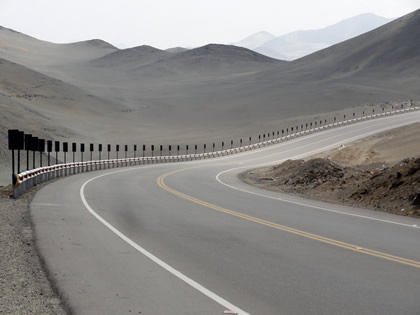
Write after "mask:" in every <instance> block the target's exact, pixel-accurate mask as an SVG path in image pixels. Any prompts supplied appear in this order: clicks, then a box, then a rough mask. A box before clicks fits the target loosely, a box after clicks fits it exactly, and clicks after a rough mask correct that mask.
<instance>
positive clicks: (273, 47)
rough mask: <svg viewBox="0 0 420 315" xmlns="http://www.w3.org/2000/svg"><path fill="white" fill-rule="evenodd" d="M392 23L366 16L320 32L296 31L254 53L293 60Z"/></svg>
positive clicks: (270, 41) (268, 43)
mask: <svg viewBox="0 0 420 315" xmlns="http://www.w3.org/2000/svg"><path fill="white" fill-rule="evenodd" d="M391 20H392V19H388V18H384V17H380V16H376V15H374V14H371V13H366V14H362V15H358V16H355V17H352V18H349V19H346V20H343V21H341V22H339V23H337V24H334V25H331V26H328V27H325V28H322V29H319V30H307V31H296V32H292V33H289V34H286V35H283V36H279V37H276V38H274V39H271V40H269V41H267V42H265V43H264V44H262V45H261V46H259V47H256V48H255V49H254V50H255V51H257V52H259V53H262V54H266V55H267V56H270V57H273V58H277V57H278V56H279V55H280V56H286V59H288V60H294V59H298V58H300V57H303V56H306V55H309V54H311V53H313V52H315V51H318V50H321V49H323V48H326V47H329V46H331V45H334V44H337V43H339V42H342V41H345V40H347V39H350V38H353V37H356V36H358V35H361V34H363V33H366V32H369V31H371V30H373V29H375V28H377V27H380V26H382V25H384V24H386V23H388V22H390V21H391Z"/></svg>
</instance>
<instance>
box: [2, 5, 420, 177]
mask: <svg viewBox="0 0 420 315" xmlns="http://www.w3.org/2000/svg"><path fill="white" fill-rule="evenodd" d="M419 27H420V11H419V10H417V11H415V12H413V13H411V14H408V15H406V16H404V17H401V18H399V19H396V20H394V21H392V22H391V23H388V24H385V25H384V26H382V27H379V28H377V29H375V30H373V31H371V32H368V33H366V34H363V35H360V36H358V37H355V38H352V39H349V40H347V41H345V42H342V43H339V44H337V45H334V46H332V47H329V48H326V49H324V50H321V51H318V52H316V53H313V54H311V55H309V56H306V57H304V58H301V59H298V60H295V61H292V62H286V61H280V60H276V59H272V58H269V57H266V56H263V55H260V54H258V53H255V52H253V51H251V50H248V49H245V48H240V47H235V46H228V45H218V44H209V45H206V46H203V47H199V48H195V49H191V50H186V51H185V50H172V51H164V50H159V49H156V48H153V47H150V46H139V47H134V48H129V49H123V50H121V49H118V48H116V47H114V46H112V45H111V44H109V43H106V42H104V41H102V40H99V39H96V40H90V41H84V42H78V43H73V44H54V43H50V42H45V41H41V40H38V39H35V38H33V37H30V36H27V35H25V34H22V33H19V32H16V31H14V30H10V29H7V28H3V27H2V28H0V107H1V109H2V115H1V117H0V120H1V121H0V128H1V135H2V137H1V139H0V144H1V147H2V148H4V147H5V142H6V139H5V134H6V131H7V129H9V128H17V129H21V130H24V131H25V132H27V133H33V134H36V135H37V136H39V137H45V138H48V139H53V140H60V141H76V142H84V141H85V142H94V143H120V144H138V145H141V144H147V145H148V147H149V146H150V145H151V144H155V145H158V144H162V145H165V146H166V145H169V144H172V145H175V144H177V145H178V144H179V145H181V146H184V145H186V144H189V145H192V144H195V143H197V144H202V143H211V142H215V143H217V144H218V145H219V146H220V143H221V142H222V141H225V142H227V141H230V140H231V139H234V140H235V142H238V141H239V139H240V138H248V137H249V136H252V137H253V139H255V138H256V137H258V135H259V134H263V133H267V132H271V131H277V130H281V129H286V128H288V127H290V126H293V125H295V124H296V122H298V124H299V125H300V124H301V123H308V122H312V121H315V120H317V119H319V118H322V119H324V118H329V120H330V121H331V119H332V117H333V116H336V117H338V120H342V119H343V115H347V117H349V116H351V115H352V113H354V112H355V113H356V116H358V117H360V116H362V113H363V111H365V112H366V113H370V112H372V110H373V109H375V110H376V111H377V112H378V111H381V110H389V109H390V108H391V106H393V105H395V106H399V105H400V104H405V106H409V105H410V104H411V103H412V101H413V100H414V101H416V100H420V92H419V89H418V76H419V70H418V69H419V67H418V66H417V65H418V64H419V62H420V59H419V58H420V57H419V56H420V53H419V52H420V45H419V44H418V41H417V37H416V32H413V31H412V30H413V29H418V28H419ZM0 157H1V158H0V163H1V165H2V170H3V169H7V168H10V162H9V160H10V157H9V153H8V152H7V151H6V150H4V149H2V152H0ZM1 175H2V176H1V183H2V184H3V185H5V184H7V183H9V181H10V179H9V178H10V175H7V174H6V175H5V172H2V174H1Z"/></svg>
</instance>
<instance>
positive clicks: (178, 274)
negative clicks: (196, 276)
mask: <svg viewBox="0 0 420 315" xmlns="http://www.w3.org/2000/svg"><path fill="white" fill-rule="evenodd" d="M125 171H128V170H121V171H116V172H111V173H107V174H102V175H99V176H96V177H94V178H91V179H89V180H87V181H86V182H84V183H83V185H82V187H81V188H80V198H81V200H82V202H83V205H84V206H85V207H86V209H87V210H88V211H89V212H90V213H91V214H92V215H93V216H94V217H95V218H96V219H98V220H99V221H100V222H101V223H102V224H103V225H105V226H106V227H107V228H108V229H110V230H111V231H112V232H114V233H115V234H116V235H117V236H118V237H120V238H121V239H122V240H123V241H124V242H126V243H127V244H128V245H130V246H131V247H133V248H134V249H136V250H137V251H138V252H140V253H141V254H143V255H144V256H146V257H147V258H149V259H150V260H151V261H153V262H154V263H156V264H157V265H159V266H160V267H162V268H163V269H165V270H166V271H168V272H169V273H171V274H173V275H174V276H175V277H177V278H179V279H180V280H182V281H184V282H185V283H187V284H188V285H190V286H191V287H193V288H194V289H196V290H198V291H199V292H201V293H202V294H204V295H205V296H207V297H209V298H210V299H212V300H213V301H215V302H217V303H218V304H220V305H222V306H223V307H225V308H226V309H228V310H230V311H234V312H236V313H237V314H239V315H249V313H247V312H245V311H243V310H242V309H240V308H239V307H237V306H235V305H233V304H231V303H230V302H228V301H226V300H225V299H223V298H222V297H220V296H218V295H217V294H215V293H214V292H212V291H210V290H208V289H206V288H205V287H203V286H202V285H201V284H199V283H197V282H196V281H194V280H192V279H191V278H189V277H187V276H186V275H184V274H182V273H181V272H179V271H178V270H176V269H175V268H173V267H171V266H169V265H168V264H167V263H165V262H164V261H162V260H161V259H159V258H158V257H156V256H155V255H153V254H152V253H150V252H149V251H147V250H146V249H144V248H143V247H141V246H140V245H139V244H137V243H136V242H134V241H133V240H131V239H130V238H128V237H127V236H125V235H124V234H123V233H121V232H120V231H119V230H118V229H116V228H115V227H114V226H113V225H111V224H110V223H109V222H107V221H106V220H105V219H104V218H102V217H101V216H100V215H99V214H97V213H96V212H95V211H94V210H93V209H92V208H91V207H90V205H89V204H88V203H87V201H86V198H85V194H84V189H85V187H86V185H87V184H88V183H90V182H91V181H93V180H95V179H98V178H100V177H103V176H107V175H111V174H115V173H120V172H125Z"/></svg>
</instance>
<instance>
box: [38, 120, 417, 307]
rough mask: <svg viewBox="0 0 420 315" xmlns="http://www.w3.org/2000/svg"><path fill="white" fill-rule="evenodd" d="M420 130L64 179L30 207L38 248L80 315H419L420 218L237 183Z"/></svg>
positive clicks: (377, 124)
mask: <svg viewBox="0 0 420 315" xmlns="http://www.w3.org/2000/svg"><path fill="white" fill-rule="evenodd" d="M419 121H420V112H415V113H409V114H403V115H398V116H393V117H387V118H383V119H378V120H372V121H366V122H362V123H359V124H354V125H349V126H346V127H342V128H338V129H331V130H326V131H323V132H320V133H316V134H311V135H308V136H305V137H302V138H297V139H295V140H292V141H288V142H284V143H281V144H278V145H274V146H270V147H266V148H263V149H259V150H255V151H250V152H246V153H241V154H237V155H234V156H228V157H223V158H218V159H213V160H203V161H196V162H184V163H173V164H160V165H146V166H138V167H131V168H124V169H113V170H103V171H97V172H92V173H85V174H79V175H75V176H72V177H68V178H65V179H61V180H58V181H56V182H54V183H51V184H49V185H47V186H45V187H44V188H42V189H41V190H40V191H39V192H38V193H37V194H36V196H35V198H34V199H33V201H32V203H31V213H32V216H33V221H34V226H35V231H36V237H37V239H38V245H39V249H40V252H41V254H42V255H43V257H44V258H45V262H46V265H47V267H48V269H49V271H50V273H51V277H52V278H53V280H54V281H55V283H56V285H57V287H58V288H59V290H60V292H61V293H62V294H63V296H64V298H65V299H66V300H67V303H68V304H69V305H70V307H71V308H72V309H73V310H74V312H75V313H76V314H224V313H238V314H420V298H419V292H420V228H419V227H420V221H419V220H416V219H413V218H406V217H400V216H394V215H390V214H386V213H381V212H374V211H368V210H362V209H355V208H349V207H344V206H339V205H334V204H329V203H324V202H318V201H312V200H305V199H300V198H297V197H294V196H290V195H284V194H279V193H274V192H269V191H265V190H261V189H258V188H255V187H251V186H249V185H246V184H244V183H242V182H240V181H239V180H238V179H237V176H236V175H237V174H238V173H240V172H242V171H244V170H245V169H247V168H252V167H256V166H259V165H268V164H273V163H278V162H281V161H283V160H285V159H289V158H300V157H304V156H307V155H311V154H314V153H316V152H320V151H322V150H325V149H328V148H332V147H335V146H338V145H341V144H343V143H347V142H349V141H352V140H355V139H357V138H360V137H364V136H367V135H369V134H373V133H377V132H380V131H383V130H386V129H390V128H393V127H397V126H400V125H405V124H409V123H413V122H419Z"/></svg>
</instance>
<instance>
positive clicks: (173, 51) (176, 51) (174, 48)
mask: <svg viewBox="0 0 420 315" xmlns="http://www.w3.org/2000/svg"><path fill="white" fill-rule="evenodd" d="M187 50H189V49H188V48H184V47H173V48H168V49H166V51H169V52H170V53H175V54H177V53H180V52H184V51H187Z"/></svg>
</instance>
